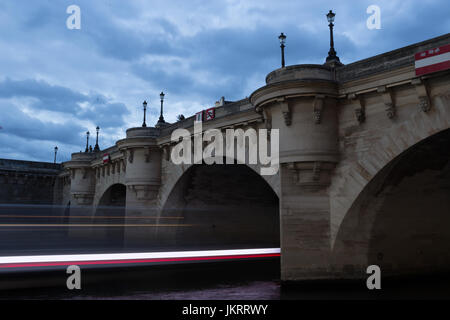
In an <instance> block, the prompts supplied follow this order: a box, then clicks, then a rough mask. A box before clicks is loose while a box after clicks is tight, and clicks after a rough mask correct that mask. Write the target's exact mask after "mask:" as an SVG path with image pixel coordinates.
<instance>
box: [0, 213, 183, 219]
mask: <svg viewBox="0 0 450 320" xmlns="http://www.w3.org/2000/svg"><path fill="white" fill-rule="evenodd" d="M1 218H55V219H56V218H58V219H65V218H76V219H184V217H118V216H92V217H91V216H67V217H63V216H30V215H23V216H22V215H13V214H11V215H0V219H1Z"/></svg>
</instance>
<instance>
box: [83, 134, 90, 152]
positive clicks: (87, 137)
mask: <svg viewBox="0 0 450 320" xmlns="http://www.w3.org/2000/svg"><path fill="white" fill-rule="evenodd" d="M84 152H89V131H88V132H86V150H84Z"/></svg>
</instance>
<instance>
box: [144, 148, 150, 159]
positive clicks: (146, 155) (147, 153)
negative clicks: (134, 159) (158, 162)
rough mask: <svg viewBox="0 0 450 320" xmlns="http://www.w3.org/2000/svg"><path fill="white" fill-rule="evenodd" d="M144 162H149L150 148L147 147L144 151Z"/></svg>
mask: <svg viewBox="0 0 450 320" xmlns="http://www.w3.org/2000/svg"><path fill="white" fill-rule="evenodd" d="M145 162H147V163H149V162H150V148H147V152H146V153H145Z"/></svg>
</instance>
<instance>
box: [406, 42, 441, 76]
mask: <svg viewBox="0 0 450 320" xmlns="http://www.w3.org/2000/svg"><path fill="white" fill-rule="evenodd" d="M414 58H415V61H416V62H415V65H416V76H421V75H424V74H428V73H433V72H437V71H442V70H447V69H450V44H447V45H445V46H442V47H439V48H435V49H430V50H427V51H423V52H419V53H416V55H415V56H414Z"/></svg>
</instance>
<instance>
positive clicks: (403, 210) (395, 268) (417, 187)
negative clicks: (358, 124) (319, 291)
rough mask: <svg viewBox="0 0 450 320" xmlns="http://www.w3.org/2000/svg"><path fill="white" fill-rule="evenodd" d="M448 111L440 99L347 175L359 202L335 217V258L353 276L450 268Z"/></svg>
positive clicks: (389, 134)
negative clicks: (375, 269) (370, 270)
mask: <svg viewBox="0 0 450 320" xmlns="http://www.w3.org/2000/svg"><path fill="white" fill-rule="evenodd" d="M449 107H450V104H449V100H448V97H445V96H444V97H439V98H437V99H435V108H434V110H433V112H431V111H430V112H431V113H430V114H424V113H416V114H414V115H413V116H412V117H411V118H410V119H409V120H408V121H407V122H404V123H401V124H399V125H397V126H395V127H394V128H393V129H392V130H390V131H389V132H387V134H386V136H385V137H384V138H383V139H382V140H381V141H380V142H379V143H377V144H375V145H374V146H373V147H372V148H371V149H370V151H369V152H368V153H367V155H366V156H365V157H364V158H363V159H362V160H360V161H358V162H357V163H356V164H355V165H354V166H353V167H351V168H350V169H349V170H348V171H347V177H348V178H347V179H346V183H347V185H346V187H347V188H349V186H351V187H353V188H354V191H353V195H354V198H352V202H351V204H350V206H349V208H348V209H347V210H345V214H344V215H343V216H341V217H339V216H338V217H336V216H335V217H334V219H335V220H334V222H335V223H336V222H338V225H337V226H338V227H337V229H336V232H335V234H334V238H332V252H333V263H334V265H335V266H337V267H338V268H339V267H341V268H343V269H344V272H348V275H352V274H355V273H356V274H358V273H363V272H365V268H366V267H367V266H368V265H370V264H377V265H380V266H382V268H383V269H384V270H385V273H392V274H404V273H418V272H427V271H430V270H433V271H435V270H436V269H439V268H442V269H444V268H446V266H448V265H449V262H450V254H449V252H450V231H448V230H450V229H449V228H448V226H450V214H449V212H450V200H449V199H450V192H449V190H450V183H449V181H450V150H449V148H448V146H449V144H450V129H449V128H450V123H449V119H450V112H449V111H450V108H449ZM363 177H364V179H363ZM351 183H353V185H351ZM340 190H341V191H342V190H345V189H344V188H343V186H341V189H340ZM347 190H348V189H347ZM334 192H336V190H334ZM341 195H342V194H341ZM341 210H342V208H341ZM342 212H343V211H342ZM332 214H336V212H332ZM335 227H336V226H335Z"/></svg>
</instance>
